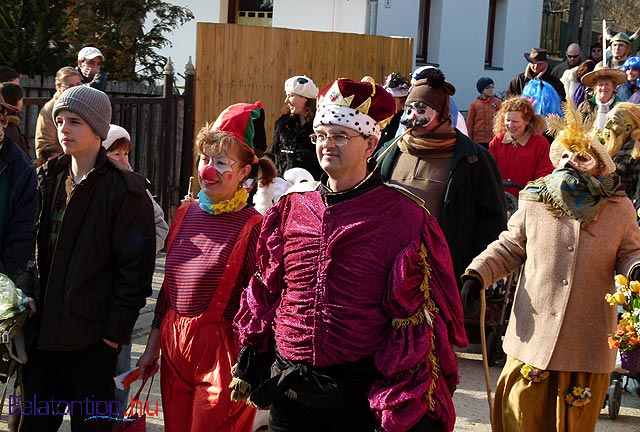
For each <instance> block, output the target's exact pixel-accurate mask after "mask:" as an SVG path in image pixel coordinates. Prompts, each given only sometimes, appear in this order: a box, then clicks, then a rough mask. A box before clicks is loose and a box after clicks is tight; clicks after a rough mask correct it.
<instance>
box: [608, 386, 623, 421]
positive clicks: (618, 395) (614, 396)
mask: <svg viewBox="0 0 640 432" xmlns="http://www.w3.org/2000/svg"><path fill="white" fill-rule="evenodd" d="M607 399H608V401H609V418H610V419H611V420H615V419H616V418H617V417H618V413H620V405H621V404H622V384H620V381H618V380H617V379H614V380H613V381H611V385H610V386H609V392H608V393H607Z"/></svg>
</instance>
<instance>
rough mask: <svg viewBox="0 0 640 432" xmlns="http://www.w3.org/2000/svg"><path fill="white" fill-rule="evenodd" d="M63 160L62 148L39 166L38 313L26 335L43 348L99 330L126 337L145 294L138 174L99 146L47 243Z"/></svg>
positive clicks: (147, 279) (78, 345) (148, 257)
mask: <svg viewBox="0 0 640 432" xmlns="http://www.w3.org/2000/svg"><path fill="white" fill-rule="evenodd" d="M70 162H71V157H70V156H68V155H62V156H60V157H58V158H56V159H53V160H51V161H49V162H48V163H47V164H45V165H44V166H43V167H42V168H41V169H40V170H39V171H38V186H39V189H40V194H41V199H42V208H41V210H40V216H39V219H38V226H37V244H36V271H37V278H36V284H35V290H34V293H33V295H34V296H35V298H36V301H37V305H38V313H37V315H36V319H35V320H33V322H32V323H31V325H30V327H29V333H28V335H27V336H28V337H29V339H30V340H36V339H37V343H38V348H39V349H42V350H49V351H68V350H80V349H83V348H86V347H88V346H91V345H93V344H95V343H98V342H100V340H101V339H102V338H103V337H104V338H106V339H109V340H112V341H114V342H117V343H119V344H126V343H129V341H130V338H131V331H132V329H133V326H134V324H135V322H136V319H137V318H138V314H139V311H140V309H141V308H142V307H143V306H144V305H145V303H146V297H147V296H149V295H151V280H152V277H153V270H154V265H155V225H154V218H153V206H152V204H151V201H150V200H149V197H148V196H147V195H146V190H145V186H146V185H145V179H144V178H143V177H142V176H140V175H138V174H136V173H133V172H128V171H123V170H120V169H118V168H117V167H116V166H115V165H113V164H112V163H111V161H110V160H109V159H108V158H107V156H106V152H105V150H104V149H103V148H101V149H100V153H99V155H98V158H97V160H96V165H95V167H94V169H93V170H92V171H90V172H89V174H88V175H87V177H86V178H85V179H84V180H82V182H80V184H78V185H77V186H76V188H75V190H74V191H73V193H72V195H71V198H70V199H69V201H68V204H67V207H66V210H65V212H64V214H63V216H62V222H61V224H60V228H59V232H58V236H57V242H56V243H55V245H52V244H51V240H50V238H51V236H50V234H51V228H52V218H53V203H54V198H55V196H56V193H57V190H58V188H64V187H65V184H64V182H65V179H66V178H67V175H68V170H69V164H70ZM62 193H64V189H63V192H62ZM51 246H53V247H51Z"/></svg>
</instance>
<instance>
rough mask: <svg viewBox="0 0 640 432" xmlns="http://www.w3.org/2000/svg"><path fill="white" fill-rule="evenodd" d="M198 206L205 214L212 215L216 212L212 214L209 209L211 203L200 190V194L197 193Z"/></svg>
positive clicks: (211, 210)
mask: <svg viewBox="0 0 640 432" xmlns="http://www.w3.org/2000/svg"><path fill="white" fill-rule="evenodd" d="M198 204H200V208H201V209H202V210H204V211H206V212H207V213H209V214H212V215H214V214H216V212H214V211H213V209H212V208H211V206H212V205H213V203H212V202H211V200H210V199H209V197H208V196H207V194H206V193H204V191H203V190H202V189H200V192H198Z"/></svg>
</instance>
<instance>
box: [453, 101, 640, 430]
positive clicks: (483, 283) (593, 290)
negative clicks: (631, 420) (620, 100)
mask: <svg viewBox="0 0 640 432" xmlns="http://www.w3.org/2000/svg"><path fill="white" fill-rule="evenodd" d="M564 115H565V116H564V119H561V118H560V117H559V116H549V117H547V123H548V125H549V130H550V131H551V132H552V133H554V135H555V140H554V141H553V144H552V145H551V151H550V158H551V161H552V163H553V165H554V167H555V170H554V171H553V172H552V173H551V174H549V175H547V176H545V177H543V178H541V179H538V180H536V181H534V182H531V183H529V184H528V185H527V187H526V188H525V189H524V190H522V191H521V192H520V201H519V208H518V210H517V212H516V213H514V215H513V216H512V217H511V219H509V223H508V228H507V230H506V231H504V232H503V233H502V234H500V237H499V238H498V240H496V241H495V242H493V243H491V244H490V245H489V246H488V247H487V249H486V250H485V251H484V252H482V253H481V254H480V255H478V256H477V257H476V258H475V259H474V260H473V261H472V262H471V264H470V265H469V267H468V268H467V270H466V272H465V275H464V276H463V280H464V285H463V288H462V293H461V295H462V301H463V304H464V305H465V308H467V307H469V306H470V305H471V304H472V303H473V299H474V297H476V296H477V295H478V294H479V293H480V291H481V289H483V288H487V287H488V286H489V285H491V284H492V283H493V282H495V281H496V280H499V279H501V278H502V277H504V276H506V275H508V274H510V273H512V272H513V271H515V270H516V269H517V268H518V267H520V266H522V265H523V269H522V272H521V275H520V279H519V281H518V286H517V289H516V295H515V299H514V303H513V308H512V311H511V317H510V319H509V326H508V328H507V333H506V335H505V339H504V345H503V348H504V351H505V352H506V353H507V356H508V357H507V362H506V364H505V366H504V369H503V370H502V374H501V375H500V378H499V380H498V386H497V390H496V398H495V404H494V412H493V430H494V431H498V432H500V431H527V432H528V431H531V432H534V431H536V432H537V431H563V432H588V431H593V430H595V427H596V422H597V420H598V416H599V414H600V409H601V408H602V405H603V402H604V400H605V396H606V393H607V389H608V387H609V377H610V372H611V371H613V369H614V363H615V355H616V354H615V351H614V350H610V349H609V345H608V343H607V336H608V334H610V333H613V332H614V330H615V327H616V318H617V316H616V309H615V308H612V307H611V306H609V304H608V303H607V302H606V301H605V300H604V299H605V295H606V294H612V293H614V292H615V290H616V288H615V285H614V278H613V276H614V274H616V273H619V274H623V275H626V276H629V275H631V278H632V279H637V278H638V276H639V272H638V270H639V266H640V230H639V229H638V226H637V224H636V213H635V210H634V207H633V204H632V203H631V201H630V200H629V199H628V198H627V197H626V195H625V192H624V188H623V186H622V184H621V182H620V177H618V176H612V174H613V173H614V171H615V164H614V163H613V161H612V160H611V157H610V156H609V154H608V153H607V151H606V150H605V148H604V146H603V145H602V144H600V142H599V141H598V140H597V139H596V138H594V137H592V136H590V135H589V134H588V133H587V131H588V129H589V128H588V127H585V125H583V122H582V116H581V114H580V113H579V112H578V111H577V110H576V109H575V108H574V107H573V106H570V105H565V107H564Z"/></svg>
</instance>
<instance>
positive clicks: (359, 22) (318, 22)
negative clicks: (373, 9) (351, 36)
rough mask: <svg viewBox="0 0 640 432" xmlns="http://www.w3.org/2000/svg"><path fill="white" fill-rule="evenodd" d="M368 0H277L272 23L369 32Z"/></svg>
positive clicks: (274, 24) (295, 26)
mask: <svg viewBox="0 0 640 432" xmlns="http://www.w3.org/2000/svg"><path fill="white" fill-rule="evenodd" d="M368 16H369V1H368V0H313V1H312V0H274V1H273V21H272V26H273V27H285V28H292V29H298V30H319V31H336V32H345V33H360V34H362V33H366V32H367V28H368V23H369V19H368Z"/></svg>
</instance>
